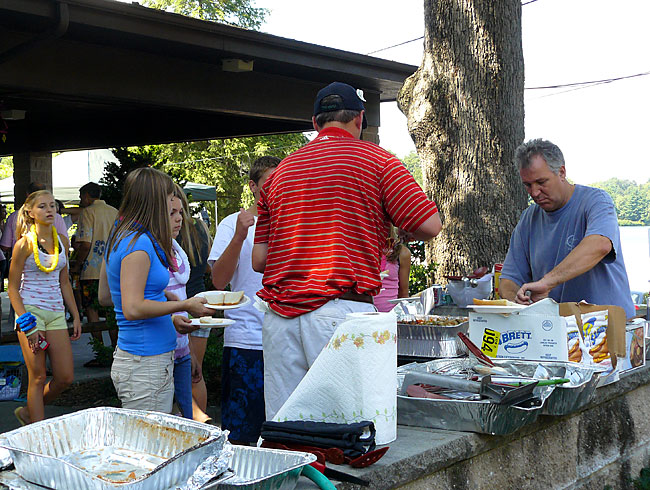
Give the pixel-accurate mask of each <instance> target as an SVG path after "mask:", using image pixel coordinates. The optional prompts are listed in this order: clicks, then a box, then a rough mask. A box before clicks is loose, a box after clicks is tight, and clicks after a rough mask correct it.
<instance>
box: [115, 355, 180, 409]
mask: <svg viewBox="0 0 650 490" xmlns="http://www.w3.org/2000/svg"><path fill="white" fill-rule="evenodd" d="M111 379H112V380H113V385H115V390H116V391H117V396H118V398H119V399H120V401H121V402H122V408H131V409H133V410H149V411H153V412H163V413H171V411H172V403H173V400H174V351H173V350H172V351H169V352H165V353H163V354H158V355H155V356H137V355H134V354H129V353H128V352H126V351H123V350H122V349H120V348H119V347H117V348H116V349H115V353H114V354H113V366H112V367H111Z"/></svg>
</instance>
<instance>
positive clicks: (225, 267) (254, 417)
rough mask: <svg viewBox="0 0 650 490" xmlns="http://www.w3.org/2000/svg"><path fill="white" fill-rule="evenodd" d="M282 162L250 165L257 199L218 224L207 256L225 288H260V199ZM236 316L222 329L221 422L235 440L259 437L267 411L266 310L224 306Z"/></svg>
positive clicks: (269, 159) (272, 160) (217, 281)
mask: <svg viewBox="0 0 650 490" xmlns="http://www.w3.org/2000/svg"><path fill="white" fill-rule="evenodd" d="M279 163H280V159H279V158H276V157H271V156H264V157H260V158H258V159H257V160H255V161H254V162H253V164H252V165H251V168H250V171H249V181H248V186H249V188H250V190H251V192H252V193H253V196H254V198H255V201H254V202H253V204H252V205H251V207H249V208H248V209H243V208H242V209H241V210H240V211H239V212H238V213H234V214H231V215H229V216H226V217H225V218H224V219H223V220H222V221H221V223H219V226H218V227H217V234H216V236H215V238H214V243H213V244H212V250H211V251H210V257H209V258H208V262H209V263H210V264H211V265H212V284H213V285H214V287H215V288H217V289H219V290H222V289H225V287H226V286H227V285H228V284H230V289H231V290H232V291H244V294H245V295H246V296H248V297H249V298H251V299H252V298H254V296H255V294H256V293H257V291H259V290H260V289H261V288H262V274H260V273H258V272H255V271H254V270H253V268H252V266H251V257H252V251H253V239H254V237H255V223H256V221H257V202H258V201H259V199H260V190H261V189H262V186H263V185H264V182H266V180H267V179H268V178H269V176H270V175H271V174H272V173H273V171H274V170H275V168H276V167H277V166H278V164H279ZM224 316H226V318H230V319H232V320H235V324H233V325H230V326H229V327H228V328H226V329H225V332H224V347H223V361H222V363H221V366H222V374H221V426H222V428H224V429H228V430H229V431H230V436H229V437H230V441H231V442H232V443H234V444H251V443H254V442H255V441H257V439H258V437H259V435H260V431H261V428H262V423H263V422H264V421H265V420H266V418H265V415H264V354H263V352H262V320H263V317H264V315H263V314H262V313H261V312H260V311H258V310H257V309H256V308H255V307H254V306H253V302H252V301H251V302H250V303H249V304H248V305H246V306H242V307H241V308H237V309H233V310H226V311H225V312H224Z"/></svg>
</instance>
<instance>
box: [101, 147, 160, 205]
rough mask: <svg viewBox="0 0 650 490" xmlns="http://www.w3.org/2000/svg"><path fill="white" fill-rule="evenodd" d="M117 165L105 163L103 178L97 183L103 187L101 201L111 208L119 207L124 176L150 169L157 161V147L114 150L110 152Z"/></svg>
mask: <svg viewBox="0 0 650 490" xmlns="http://www.w3.org/2000/svg"><path fill="white" fill-rule="evenodd" d="M112 151H113V155H115V158H117V160H118V163H115V162H106V165H105V167H104V176H103V177H102V178H101V180H100V181H99V183H100V184H101V185H102V186H103V189H102V199H103V200H104V201H106V202H107V203H108V204H110V205H111V206H114V207H116V208H119V207H120V202H121V201H122V194H123V189H124V181H125V179H126V175H127V174H128V173H129V172H130V171H131V170H134V169H136V168H140V167H150V166H151V165H152V164H153V163H155V162H156V161H157V159H158V156H157V152H158V148H157V147H154V146H152V147H131V148H115V149H113V150H112Z"/></svg>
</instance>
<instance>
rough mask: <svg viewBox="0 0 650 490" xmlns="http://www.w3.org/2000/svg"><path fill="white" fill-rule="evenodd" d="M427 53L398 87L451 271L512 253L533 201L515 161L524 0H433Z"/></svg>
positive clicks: (442, 262) (442, 255) (436, 256)
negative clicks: (512, 237)
mask: <svg viewBox="0 0 650 490" xmlns="http://www.w3.org/2000/svg"><path fill="white" fill-rule="evenodd" d="M424 12H425V14H424V17H425V36H424V56H423V59H422V64H421V65H420V68H419V69H418V70H417V71H416V72H415V73H414V74H413V75H412V76H411V77H409V78H408V79H407V80H406V82H405V84H404V86H403V87H402V90H401V92H400V94H399V96H398V105H399V107H400V110H401V111H402V112H403V113H404V114H405V115H406V117H407V120H408V128H409V132H410V134H411V137H412V138H413V140H414V142H415V146H416V148H417V151H418V154H419V156H420V160H421V162H422V167H423V173H424V188H425V191H426V193H427V195H428V196H429V197H430V198H432V199H434V200H435V201H436V203H437V204H438V209H439V210H440V214H441V218H442V221H443V228H442V232H441V233H440V235H439V236H438V237H437V238H435V239H434V240H432V241H431V242H429V243H428V244H427V259H428V260H433V261H435V262H436V263H437V264H439V267H438V269H437V272H436V280H437V282H441V278H442V276H443V275H449V274H452V275H457V274H463V273H464V272H466V271H471V270H473V269H475V268H476V267H479V266H483V265H485V266H491V265H492V264H494V263H495V262H503V259H504V258H505V255H506V252H507V250H508V243H509V240H510V234H511V233H512V230H513V229H514V227H515V225H516V224H517V221H518V219H519V215H520V214H521V211H522V210H523V209H524V208H525V207H526V203H527V198H526V192H525V190H524V188H523V186H522V184H521V182H520V179H519V172H518V171H517V168H516V167H515V165H514V164H513V156H514V151H515V149H516V147H517V146H518V145H519V144H520V143H521V142H522V141H523V138H524V59H523V51H522V45H521V1H520V0H499V1H496V2H495V1H494V0H425V2H424Z"/></svg>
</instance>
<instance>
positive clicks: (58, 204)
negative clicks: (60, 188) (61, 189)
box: [54, 199, 72, 230]
mask: <svg viewBox="0 0 650 490" xmlns="http://www.w3.org/2000/svg"><path fill="white" fill-rule="evenodd" d="M54 201H55V202H56V212H57V213H59V214H60V215H61V217H62V218H63V222H64V223H65V226H66V227H67V228H66V230H70V227H71V226H72V216H71V215H70V214H69V213H68V212H66V208H65V206H64V204H63V202H61V201H60V200H58V199H55V200H54ZM64 214H65V216H63V215H64Z"/></svg>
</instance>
